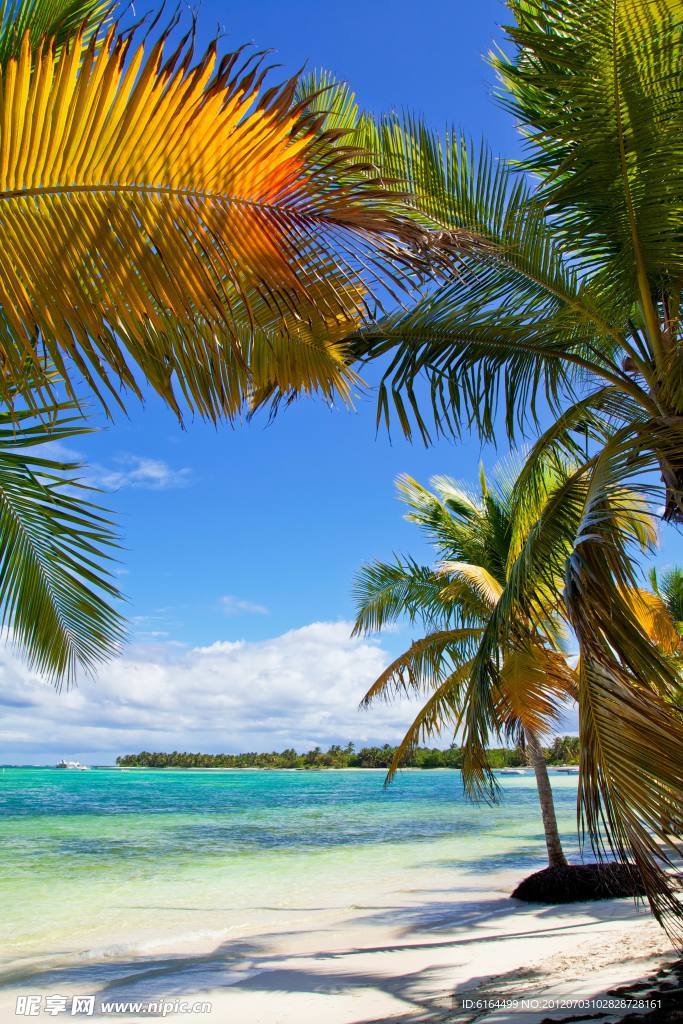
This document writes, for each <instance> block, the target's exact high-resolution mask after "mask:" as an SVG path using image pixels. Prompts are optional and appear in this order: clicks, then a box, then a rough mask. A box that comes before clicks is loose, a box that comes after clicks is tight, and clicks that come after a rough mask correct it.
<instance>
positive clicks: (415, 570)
mask: <svg viewBox="0 0 683 1024" xmlns="http://www.w3.org/2000/svg"><path fill="white" fill-rule="evenodd" d="M442 588H443V581H442V580H440V579H439V577H438V576H437V575H436V574H435V573H434V571H433V569H430V568H429V567H428V566H424V565H419V564H418V563H417V562H415V561H414V560H413V559H411V558H406V557H400V556H397V557H396V558H395V560H394V561H393V562H380V561H375V562H369V563H367V564H366V565H364V566H363V567H362V568H361V570H360V571H359V572H358V574H357V575H356V578H355V580H354V585H353V597H354V601H355V604H356V607H357V609H358V612H357V617H356V622H355V625H354V628H353V633H354V635H358V634H360V633H374V632H377V631H379V630H381V629H383V628H384V627H385V626H387V625H389V624H391V623H393V622H396V621H397V620H398V619H400V618H403V617H405V618H407V619H408V620H409V621H410V622H414V621H415V620H416V619H418V618H420V619H421V620H422V621H423V622H428V623H430V624H432V625H434V626H435V627H436V626H437V625H438V626H439V627H441V626H444V625H447V624H448V622H449V620H450V619H451V618H452V615H453V612H452V611H451V610H449V609H448V608H446V607H444V603H443V601H442V600H441V590H442Z"/></svg>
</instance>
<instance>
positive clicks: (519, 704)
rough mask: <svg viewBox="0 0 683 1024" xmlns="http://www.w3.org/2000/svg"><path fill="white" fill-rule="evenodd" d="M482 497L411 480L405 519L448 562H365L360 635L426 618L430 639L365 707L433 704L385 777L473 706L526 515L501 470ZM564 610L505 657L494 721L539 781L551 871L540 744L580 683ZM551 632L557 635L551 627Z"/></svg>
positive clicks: (469, 777) (472, 764)
mask: <svg viewBox="0 0 683 1024" xmlns="http://www.w3.org/2000/svg"><path fill="white" fill-rule="evenodd" d="M480 482H481V489H480V493H479V494H474V493H471V492H470V491H469V490H468V489H467V488H463V487H461V486H459V485H458V484H456V483H455V482H454V481H453V480H451V479H449V478H447V477H435V478H434V479H433V481H432V486H433V488H434V491H433V492H431V491H428V490H426V489H425V488H423V487H421V486H420V485H419V484H418V483H417V482H416V481H415V480H413V479H411V478H410V477H408V476H402V477H399V478H398V481H397V487H398V492H399V496H400V497H401V498H402V500H403V501H405V502H406V504H407V505H408V508H409V512H408V513H407V515H406V518H407V519H408V520H409V521H410V522H414V523H417V524H418V525H419V526H421V527H422V528H423V529H424V531H425V532H426V534H427V536H428V538H429V540H430V541H431V542H432V543H433V545H434V546H435V548H436V551H437V554H438V556H439V559H440V561H439V563H438V564H437V566H436V568H430V567H427V566H421V565H418V564H416V563H414V562H413V561H412V560H410V559H406V558H397V559H395V560H394V562H392V563H383V562H374V563H371V564H370V565H367V566H365V567H364V568H363V569H362V570H361V572H360V574H359V575H358V578H357V580H356V584H355V596H356V601H357V605H358V617H357V620H356V625H355V631H356V632H367V631H373V630H377V629H381V628H382V627H383V626H384V625H386V624H388V623H390V622H392V621H395V620H396V619H398V618H400V617H403V616H405V615H407V616H408V617H409V619H410V620H411V622H415V621H416V620H419V621H420V624H421V626H422V628H423V629H425V630H426V635H425V636H424V637H423V638H422V639H420V640H417V641H416V642H415V643H414V644H413V645H412V646H411V647H410V649H409V650H408V651H406V652H405V653H404V654H402V655H400V656H399V657H398V658H397V659H396V660H395V661H394V662H393V663H392V664H391V665H390V666H389V667H388V668H387V669H386V670H385V671H384V672H383V673H382V675H381V676H380V677H379V679H377V680H376V682H375V683H374V684H373V686H372V687H371V688H370V690H369V691H368V693H367V695H366V697H365V699H364V701H363V703H364V705H365V706H369V705H370V704H372V703H373V702H374V701H376V700H378V699H384V698H388V697H390V696H391V695H392V694H394V695H397V694H400V693H402V692H404V691H406V690H407V691H415V692H417V693H419V694H425V693H428V694H429V697H428V700H427V701H426V703H425V705H424V707H423V708H422V709H421V710H420V712H419V714H418V716H417V718H416V719H415V721H414V722H413V724H412V726H411V727H410V729H409V730H408V732H407V734H406V736H405V738H404V740H403V742H402V743H401V745H400V746H399V747H398V748H397V750H396V754H395V756H394V759H393V762H392V765H391V768H390V771H389V776H388V778H391V777H393V775H394V773H395V772H396V770H397V769H398V767H399V766H400V764H401V763H402V762H403V761H405V759H406V758H407V757H408V756H409V754H410V753H411V752H412V751H413V750H414V748H415V747H416V746H417V745H418V743H419V741H420V740H421V739H424V740H426V739H428V738H433V737H434V736H436V735H438V734H439V733H440V732H441V731H442V729H443V728H444V727H447V726H450V727H453V728H458V727H459V726H460V725H462V724H463V720H464V715H465V712H466V711H467V706H468V702H469V700H471V699H473V695H472V693H471V692H470V691H469V689H468V687H469V683H470V670H471V667H472V664H473V660H474V657H475V656H476V650H477V647H478V645H479V643H480V642H481V639H482V636H483V633H484V630H485V628H486V625H487V623H488V621H489V620H490V617H491V612H492V610H493V609H494V608H495V606H496V604H497V602H498V601H499V600H500V597H501V595H502V593H503V591H504V589H505V585H506V579H507V575H508V568H509V565H510V564H511V560H512V559H514V544H515V542H516V538H517V537H518V535H519V530H520V526H521V518H522V516H521V515H520V514H519V510H518V509H515V507H514V504H513V483H514V480H513V479H512V478H511V477H510V475H509V474H505V473H503V472H499V473H498V474H497V475H496V477H495V479H494V481H493V482H489V481H488V480H487V479H486V476H485V474H484V472H483V470H482V473H481V480H480ZM553 618H555V619H556V618H557V616H556V612H555V609H553V608H551V607H550V605H549V621H548V628H547V629H546V630H544V631H543V632H541V631H539V630H530V629H529V628H528V624H527V623H524V622H520V623H518V636H517V643H516V645H515V646H514V647H513V646H509V647H508V648H507V649H505V650H501V651H500V652H499V657H498V658H497V659H496V660H497V661H498V662H499V667H497V666H496V665H493V664H492V665H491V670H492V671H494V672H496V673H497V675H498V685H497V694H496V700H495V702H494V704H493V707H492V708H491V715H490V717H489V718H488V719H487V721H486V723H485V726H484V729H485V737H484V739H485V740H488V739H489V738H490V737H491V734H492V733H496V734H498V735H500V734H506V735H508V736H512V737H514V738H515V739H516V740H519V739H521V740H522V741H523V743H524V745H525V747H526V751H527V753H528V755H529V758H530V760H531V764H532V765H533V768H534V772H535V775H536V783H537V787H538V794H539V800H540V804H541V813H542V818H543V827H544V832H545V842H546V848H547V852H548V864H549V866H550V867H553V868H558V867H560V868H561V867H566V866H567V861H566V858H565V855H564V852H563V850H562V843H561V840H560V834H559V831H558V827H557V819H556V815H555V808H554V804H553V796H552V789H551V786H550V780H549V778H548V771H547V768H546V763H545V758H544V756H543V750H542V747H541V740H542V738H543V737H544V736H545V735H547V733H548V731H549V730H550V728H551V727H552V725H553V724H554V723H555V722H556V721H557V717H558V713H559V710H560V709H561V706H562V702H563V701H565V700H568V699H571V698H572V697H574V696H575V695H576V680H575V674H574V672H573V670H572V669H571V668H570V667H569V665H568V664H567V661H566V659H565V657H564V656H563V654H562V651H561V647H560V646H559V642H558V641H559V633H558V629H557V626H558V623H557V622H555V623H554V624H553ZM553 626H554V628H553ZM481 739H482V736H481V735H477V734H476V733H475V732H473V731H472V730H470V731H468V732H467V734H466V737H465V741H464V751H465V757H464V766H463V779H464V783H465V786H466V788H468V789H472V790H476V788H477V782H478V780H479V773H480V771H481V768H482V766H483V764H485V763H486V753H485V745H484V747H482V746H481V745H480V741H481Z"/></svg>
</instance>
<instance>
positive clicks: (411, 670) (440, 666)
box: [361, 628, 482, 708]
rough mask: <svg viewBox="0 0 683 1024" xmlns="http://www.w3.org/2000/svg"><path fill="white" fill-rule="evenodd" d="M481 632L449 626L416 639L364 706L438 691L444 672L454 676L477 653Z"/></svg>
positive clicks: (383, 675)
mask: <svg viewBox="0 0 683 1024" xmlns="http://www.w3.org/2000/svg"><path fill="white" fill-rule="evenodd" d="M481 633H482V630H481V628H469V629H467V628H466V629H445V630H440V631H439V632H436V633H429V634H428V635H427V636H425V637H422V638H421V639H420V640H416V641H415V642H414V643H412V644H411V645H410V647H409V648H408V650H407V651H404V652H403V653H402V654H400V655H399V656H398V658H395V659H394V661H392V662H391V664H389V665H388V666H387V667H386V668H385V669H384V671H383V672H382V673H381V674H380V675H379V676H378V677H377V679H376V680H375V682H374V683H373V684H372V686H371V687H370V689H369V690H368V692H367V693H366V694H365V696H364V697H363V700H362V701H361V707H365V708H367V707H370V705H371V704H374V703H375V702H376V701H378V700H383V701H391V700H392V699H395V698H396V697H411V696H412V697H415V696H424V695H425V694H426V693H429V692H430V691H431V690H434V689H435V688H437V687H438V686H439V685H440V682H441V680H442V679H443V676H444V672H446V674H447V675H448V676H449V677H450V676H451V675H452V673H453V672H456V671H457V672H459V671H460V670H461V668H462V662H463V658H465V657H466V656H467V652H470V653H473V652H474V650H475V649H476V646H477V641H478V640H479V639H480V637H481Z"/></svg>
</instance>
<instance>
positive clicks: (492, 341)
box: [350, 119, 647, 440]
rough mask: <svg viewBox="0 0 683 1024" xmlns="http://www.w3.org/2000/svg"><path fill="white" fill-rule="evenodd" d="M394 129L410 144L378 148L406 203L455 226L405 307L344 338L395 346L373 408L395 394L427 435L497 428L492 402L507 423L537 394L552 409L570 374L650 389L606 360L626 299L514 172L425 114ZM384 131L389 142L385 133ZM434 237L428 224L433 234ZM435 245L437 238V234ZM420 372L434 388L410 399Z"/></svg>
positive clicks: (575, 379) (368, 351)
mask: <svg viewBox="0 0 683 1024" xmlns="http://www.w3.org/2000/svg"><path fill="white" fill-rule="evenodd" d="M388 137H391V138H394V137H396V138H400V139H401V146H398V144H397V148H398V149H399V150H400V151H401V152H403V151H404V150H405V151H406V153H409V154H411V156H412V159H408V157H407V156H406V157H405V158H404V159H403V161H401V159H399V156H395V155H394V156H392V151H391V149H390V148H389V152H388V154H386V153H385V152H384V150H380V152H379V153H378V154H377V156H376V158H377V160H378V162H379V163H380V166H383V165H382V160H385V163H386V166H388V167H389V168H391V170H392V173H394V174H395V175H396V176H398V177H399V178H401V177H402V178H403V179H404V180H406V181H407V182H408V183H409V185H408V186H407V187H408V188H409V190H410V195H411V197H412V203H413V206H419V207H420V208H421V209H422V210H425V211H428V212H429V214H430V216H431V217H432V220H433V223H434V226H433V228H432V232H433V233H434V234H435V236H438V228H439V227H440V228H441V231H442V232H445V233H446V237H448V232H450V231H453V232H454V235H453V244H454V246H455V247H456V248H457V251H458V259H459V262H458V268H457V273H456V274H454V275H453V274H452V275H451V277H450V279H448V280H446V281H445V283H442V284H440V285H438V286H437V287H436V288H433V289H432V290H431V291H430V292H429V293H428V294H427V295H426V296H425V297H424V298H422V299H420V300H419V301H418V302H417V303H415V304H413V306H412V307H411V308H410V309H409V310H408V311H407V312H404V311H400V312H398V313H396V314H394V315H392V316H391V317H387V318H385V319H384V320H383V321H381V322H380V324H378V325H377V326H375V325H372V326H371V327H369V328H367V329H366V330H364V331H363V332H362V333H361V334H359V335H357V336H356V337H353V338H351V339H350V347H351V352H352V354H353V355H354V356H355V357H356V358H358V359H359V360H361V361H367V360H370V359H373V360H374V359H377V358H382V359H387V358H388V359H389V366H388V368H387V369H386V370H385V371H384V373H383V378H382V383H381V386H380V391H379V405H378V419H380V418H384V419H385V420H386V422H387V424H388V423H389V420H390V403H393V406H394V408H395V411H396V415H397V416H398V419H399V422H400V424H401V428H402V429H403V430H404V432H405V433H406V434H408V435H410V433H411V430H412V427H411V423H413V422H414V423H415V424H416V425H417V427H418V429H419V431H420V433H421V435H422V437H423V438H424V439H425V440H429V438H430V424H429V422H428V418H427V417H426V416H425V415H424V408H425V405H426V406H427V408H429V417H433V425H434V427H435V428H436V430H437V432H439V431H455V432H458V431H459V430H461V429H467V428H468V427H470V426H472V425H476V427H477V429H478V430H479V432H480V434H481V435H482V436H484V437H487V438H489V437H492V436H493V433H494V428H495V423H496V418H497V410H498V404H499V402H502V403H503V404H504V407H505V413H506V425H507V429H508V433H509V434H510V435H511V436H513V435H514V432H515V429H516V428H519V427H521V426H523V425H524V424H525V423H527V422H535V421H536V417H537V402H539V401H540V399H541V398H543V399H544V400H545V402H547V403H549V404H550V406H551V408H557V407H558V403H559V402H560V401H561V400H562V399H563V398H564V397H565V396H566V395H567V393H571V392H572V389H573V388H574V387H575V386H578V385H581V384H584V383H585V382H586V380H587V379H588V380H593V379H595V380H596V381H597V383H598V384H599V385H604V384H605V383H606V382H609V383H611V384H613V385H614V386H615V387H617V388H619V389H620V390H622V391H624V392H625V393H630V394H632V396H633V397H635V398H636V399H637V400H638V401H644V402H646V401H647V393H646V392H645V391H643V390H642V389H641V388H639V386H638V385H637V383H636V382H635V381H634V380H633V379H631V378H630V377H629V376H628V375H627V374H626V373H625V372H624V371H623V370H622V369H621V368H620V367H619V364H618V363H615V361H614V358H613V356H614V353H615V351H617V352H618V351H619V349H620V348H621V346H622V345H623V342H624V332H625V328H626V326H627V321H628V316H629V312H630V302H629V303H624V302H616V301H615V300H612V299H611V298H609V297H605V295H604V290H603V289H595V288H593V287H592V285H591V284H590V282H589V281H587V280H584V279H582V278H581V277H580V276H579V273H578V270H577V268H576V267H575V266H574V265H573V263H572V261H571V260H568V259H567V257H566V256H565V255H564V253H563V251H562V247H561V244H560V239H559V237H558V236H557V233H556V232H555V231H554V228H553V226H552V224H550V223H549V222H548V221H547V220H546V218H545V216H544V212H543V210H542V209H541V208H540V207H539V206H538V204H536V202H535V197H534V193H533V192H531V190H530V189H529V188H528V187H527V185H526V184H525V182H524V181H523V179H522V177H521V176H520V175H515V173H514V172H513V171H512V170H511V169H510V168H509V167H508V166H506V165H505V164H504V163H503V162H496V161H494V160H493V159H492V157H491V156H490V154H488V153H487V152H486V151H485V150H482V152H481V153H480V154H478V155H477V154H473V153H472V151H471V148H470V147H469V146H468V145H467V144H466V143H465V142H464V141H463V140H462V139H459V138H458V137H456V136H447V137H446V138H445V139H441V138H440V137H439V136H437V135H435V134H433V133H430V132H429V131H428V130H427V129H426V128H425V127H424V126H423V125H420V124H419V123H415V122H413V121H411V120H409V119H408V120H407V121H406V122H405V123H403V124H401V123H395V124H394V125H393V127H392V131H391V132H389V133H388ZM388 145H389V144H388V143H387V146H388ZM430 237H431V236H430ZM441 244H442V247H443V244H445V243H441ZM419 380H426V381H427V384H428V386H429V399H430V401H427V402H424V401H418V398H417V390H416V389H417V382H418V381H419Z"/></svg>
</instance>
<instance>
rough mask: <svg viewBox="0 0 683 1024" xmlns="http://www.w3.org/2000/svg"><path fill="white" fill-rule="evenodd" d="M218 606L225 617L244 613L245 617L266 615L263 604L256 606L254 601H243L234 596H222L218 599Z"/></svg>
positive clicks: (266, 611)
mask: <svg viewBox="0 0 683 1024" xmlns="http://www.w3.org/2000/svg"><path fill="white" fill-rule="evenodd" d="M219 604H220V606H221V608H222V609H223V611H224V612H225V614H226V615H240V614H243V613H246V614H247V615H267V614H268V609H267V608H266V606H265V605H263V604H256V602H255V601H245V600H244V599H243V598H241V597H235V596H234V594H224V596H223V597H221V598H220V600H219Z"/></svg>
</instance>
